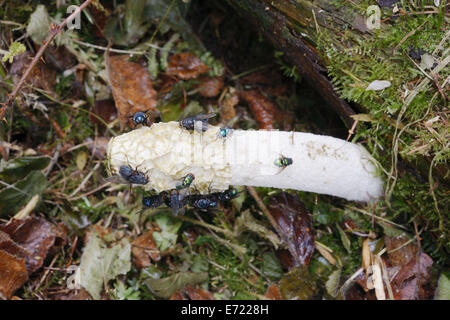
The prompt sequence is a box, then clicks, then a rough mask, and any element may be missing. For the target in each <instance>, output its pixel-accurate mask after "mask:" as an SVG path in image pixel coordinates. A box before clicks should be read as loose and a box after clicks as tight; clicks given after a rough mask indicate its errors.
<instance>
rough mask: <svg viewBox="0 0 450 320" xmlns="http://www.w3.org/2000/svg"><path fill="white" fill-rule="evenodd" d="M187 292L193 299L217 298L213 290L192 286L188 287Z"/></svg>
mask: <svg viewBox="0 0 450 320" xmlns="http://www.w3.org/2000/svg"><path fill="white" fill-rule="evenodd" d="M186 293H187V295H188V296H189V298H190V299H191V300H215V299H214V296H213V295H212V293H211V292H209V291H206V290H202V289H199V288H193V287H192V286H187V287H186Z"/></svg>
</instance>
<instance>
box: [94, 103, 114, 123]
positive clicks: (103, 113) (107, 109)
mask: <svg viewBox="0 0 450 320" xmlns="http://www.w3.org/2000/svg"><path fill="white" fill-rule="evenodd" d="M91 112H92V113H94V114H95V115H97V116H98V117H100V118H101V119H103V121H105V122H106V123H110V122H111V121H113V120H114V119H116V118H117V109H116V105H115V103H114V100H111V99H108V100H97V101H95V104H94V107H93V108H92V109H91ZM89 119H90V121H91V123H94V124H98V125H100V124H103V123H102V122H101V121H100V120H99V119H98V118H97V117H94V116H93V115H92V114H89Z"/></svg>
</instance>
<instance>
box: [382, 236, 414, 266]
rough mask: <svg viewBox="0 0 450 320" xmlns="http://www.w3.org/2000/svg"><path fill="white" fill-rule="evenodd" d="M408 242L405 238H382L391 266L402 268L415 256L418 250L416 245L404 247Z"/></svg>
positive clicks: (410, 244)
mask: <svg viewBox="0 0 450 320" xmlns="http://www.w3.org/2000/svg"><path fill="white" fill-rule="evenodd" d="M408 240H409V239H408V238H407V237H395V238H394V237H388V236H385V237H384V244H385V246H386V249H387V254H388V258H389V262H390V263H391V265H392V266H394V267H395V266H404V265H406V264H407V263H408V262H409V261H411V259H412V258H414V257H415V256H416V255H417V250H418V248H417V245H416V244H414V243H409V244H407V245H406V246H405V245H404V244H405V243H406V242H407V241H408ZM393 250H395V251H393Z"/></svg>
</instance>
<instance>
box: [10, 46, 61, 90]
mask: <svg viewBox="0 0 450 320" xmlns="http://www.w3.org/2000/svg"><path fill="white" fill-rule="evenodd" d="M31 60H32V57H31V54H30V52H29V51H26V52H24V53H21V54H19V55H17V56H15V57H14V62H13V63H12V64H11V68H10V69H9V74H10V75H11V76H12V78H13V81H14V82H18V81H19V80H20V78H21V77H22V75H23V73H24V72H25V70H26V69H27V68H28V66H29V64H30V63H31ZM25 82H26V83H28V84H31V85H32V86H33V87H37V88H40V89H44V90H46V91H50V92H54V88H55V83H56V71H55V70H54V69H52V68H50V67H49V66H48V65H47V64H46V63H44V62H43V59H41V60H39V61H38V62H37V63H36V66H35V67H34V68H33V70H31V73H30V75H29V76H28V77H27V79H26V81H25ZM24 89H25V88H24ZM24 89H22V91H23V90H24ZM25 90H26V91H27V90H28V89H25Z"/></svg>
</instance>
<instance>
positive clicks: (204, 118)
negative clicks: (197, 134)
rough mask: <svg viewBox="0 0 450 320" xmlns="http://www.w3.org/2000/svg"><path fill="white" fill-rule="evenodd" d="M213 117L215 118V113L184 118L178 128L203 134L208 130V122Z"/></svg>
mask: <svg viewBox="0 0 450 320" xmlns="http://www.w3.org/2000/svg"><path fill="white" fill-rule="evenodd" d="M215 116H216V114H215V113H208V114H198V115H195V116H190V117H186V118H184V119H182V120H180V126H181V127H183V128H185V129H186V130H189V131H192V130H194V129H195V130H196V131H202V132H205V131H206V130H208V120H209V119H211V118H213V117H215ZM199 127H201V128H199Z"/></svg>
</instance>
